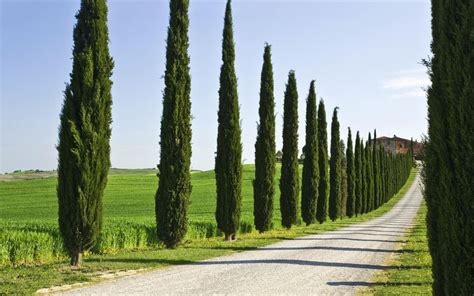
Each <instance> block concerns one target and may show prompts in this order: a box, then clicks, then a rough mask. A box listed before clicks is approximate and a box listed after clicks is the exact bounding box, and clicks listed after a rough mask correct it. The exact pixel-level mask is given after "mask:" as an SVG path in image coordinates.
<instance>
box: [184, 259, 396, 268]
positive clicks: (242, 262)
mask: <svg viewBox="0 0 474 296" xmlns="http://www.w3.org/2000/svg"><path fill="white" fill-rule="evenodd" d="M248 264H289V265H304V266H323V267H342V268H358V269H372V270H383V269H385V268H387V266H385V265H377V264H360V263H344V262H323V261H309V260H298V259H266V260H259V259H257V260H228V261H212V260H209V261H199V262H194V263H191V265H248Z"/></svg>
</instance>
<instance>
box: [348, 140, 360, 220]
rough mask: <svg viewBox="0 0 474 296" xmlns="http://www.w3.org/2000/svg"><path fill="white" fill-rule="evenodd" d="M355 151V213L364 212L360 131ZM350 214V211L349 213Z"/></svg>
mask: <svg viewBox="0 0 474 296" xmlns="http://www.w3.org/2000/svg"><path fill="white" fill-rule="evenodd" d="M354 150H355V152H354V167H355V170H354V174H355V190H354V199H355V201H354V213H353V214H354V215H356V216H357V215H359V214H361V213H362V190H363V188H362V186H363V185H362V178H363V176H362V150H361V143H360V136H359V132H357V134H356V139H355V149H354ZM348 214H349V213H348Z"/></svg>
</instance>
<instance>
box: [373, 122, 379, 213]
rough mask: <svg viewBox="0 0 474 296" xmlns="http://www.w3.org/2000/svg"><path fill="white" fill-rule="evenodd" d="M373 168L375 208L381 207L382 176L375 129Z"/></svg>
mask: <svg viewBox="0 0 474 296" xmlns="http://www.w3.org/2000/svg"><path fill="white" fill-rule="evenodd" d="M372 170H373V174H374V210H375V209H376V208H378V207H379V198H380V196H379V195H380V192H379V191H380V190H379V189H380V188H379V186H380V176H379V155H378V153H377V130H374V143H373V145H372Z"/></svg>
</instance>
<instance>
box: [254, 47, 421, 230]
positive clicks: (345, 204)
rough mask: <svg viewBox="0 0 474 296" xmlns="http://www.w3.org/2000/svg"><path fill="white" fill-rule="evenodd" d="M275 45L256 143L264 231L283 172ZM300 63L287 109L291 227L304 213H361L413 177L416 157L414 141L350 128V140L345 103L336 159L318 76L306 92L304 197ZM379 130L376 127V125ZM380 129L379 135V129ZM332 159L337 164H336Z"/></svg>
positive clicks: (267, 58) (257, 211) (336, 133)
mask: <svg viewBox="0 0 474 296" xmlns="http://www.w3.org/2000/svg"><path fill="white" fill-rule="evenodd" d="M270 49H271V48H270V46H269V45H267V46H266V47H265V53H264V63H263V69H262V78H261V90H260V107H259V114H260V122H259V125H258V135H257V143H256V145H255V148H256V150H255V166H256V176H255V180H254V182H253V186H254V222H255V226H256V228H257V230H259V231H260V232H264V231H267V230H269V229H271V227H272V224H271V221H272V215H273V196H274V193H275V191H274V184H273V180H274V176H275V162H276V161H275V157H274V155H275V119H274V118H275V115H274V114H275V113H274V112H275V111H274V108H275V107H274V106H275V104H274V95H273V77H272V71H271V69H272V65H271V53H270ZM296 86H297V84H296V76H295V72H294V71H290V73H289V75H288V83H287V85H286V90H285V98H284V112H283V150H282V152H283V157H282V164H281V179H280V211H281V220H282V226H284V227H286V228H291V226H292V225H294V224H297V223H298V220H299V219H298V217H299V211H301V218H302V220H303V221H304V222H305V223H306V225H310V224H312V223H314V222H315V221H318V222H319V223H323V222H324V221H326V220H327V218H328V217H329V218H330V219H331V220H332V221H334V220H336V219H338V218H342V217H346V216H348V217H353V216H357V215H360V214H364V213H368V212H370V211H372V210H375V209H377V208H378V207H380V206H381V205H383V204H384V203H385V202H387V201H388V200H389V198H390V197H392V196H393V195H394V194H395V193H396V192H398V190H399V189H400V188H401V186H402V185H403V184H404V183H405V181H406V180H407V178H408V176H409V174H410V171H411V168H412V165H413V145H411V148H410V149H409V151H408V153H406V154H396V155H395V154H392V153H391V152H388V151H386V150H385V149H384V147H383V146H381V145H378V144H377V143H376V140H375V139H374V140H372V136H371V134H370V133H369V140H368V142H367V143H365V144H364V143H363V140H362V139H361V138H360V136H359V132H357V135H356V139H355V141H356V143H355V147H354V144H353V142H352V132H351V130H350V129H349V133H348V139H347V148H346V147H345V144H344V142H343V141H342V140H341V139H340V125H339V121H338V108H335V109H334V112H333V117H332V122H331V146H330V151H331V158H330V159H329V161H328V152H327V151H328V144H327V138H328V137H327V123H326V111H325V105H324V101H323V100H320V102H319V109H318V108H317V102H316V91H315V82H314V81H312V82H311V84H310V88H309V94H308V97H307V100H306V138H305V140H306V142H305V146H304V148H303V154H304V160H303V175H302V181H301V203H300V201H299V197H300V182H299V180H298V179H299V172H298V170H299V165H298V112H297V110H298V93H297V87H296ZM374 135H376V131H374ZM375 137H376V136H375ZM328 164H329V166H328Z"/></svg>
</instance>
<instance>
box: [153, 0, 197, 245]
mask: <svg viewBox="0 0 474 296" xmlns="http://www.w3.org/2000/svg"><path fill="white" fill-rule="evenodd" d="M188 1H189V0H171V1H170V24H169V27H168V40H167V46H166V70H165V90H164V94H163V116H162V118H161V141H160V151H161V153H160V164H159V165H158V168H159V173H160V178H159V184H158V190H157V192H156V203H155V210H156V225H157V233H158V238H159V239H160V240H161V241H162V242H163V243H164V244H165V245H166V247H168V248H174V247H175V246H176V245H177V244H178V243H179V242H180V241H181V240H182V239H183V238H184V236H185V235H186V231H187V228H188V218H187V212H188V205H189V202H190V196H191V174H190V166H191V136H192V131H191V99H190V93H191V76H190V75H189V55H188V47H189V41H188V27H189V20H188V6H189V2H188Z"/></svg>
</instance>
